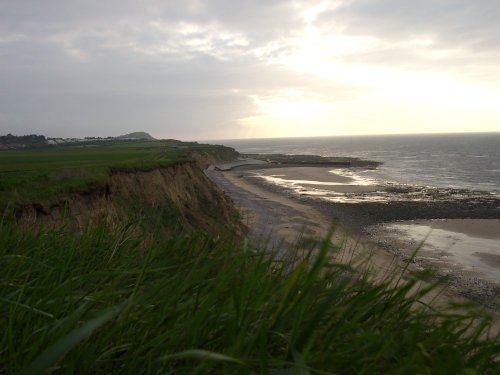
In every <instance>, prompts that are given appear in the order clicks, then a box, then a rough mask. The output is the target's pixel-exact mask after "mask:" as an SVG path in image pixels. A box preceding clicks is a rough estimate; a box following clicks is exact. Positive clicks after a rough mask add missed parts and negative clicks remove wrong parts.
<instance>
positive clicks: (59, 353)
mask: <svg viewBox="0 0 500 375" xmlns="http://www.w3.org/2000/svg"><path fill="white" fill-rule="evenodd" d="M122 308H123V306H120V307H116V308H113V309H110V310H108V311H106V312H105V313H103V314H101V315H100V316H98V317H97V318H94V319H92V320H90V321H89V322H87V323H85V324H84V325H83V326H81V327H79V328H76V329H74V330H73V331H71V332H70V333H69V334H68V335H66V336H65V337H63V338H62V339H60V340H59V341H58V342H56V343H55V344H54V345H52V346H51V347H49V348H48V349H47V350H45V351H44V352H43V353H42V354H40V355H39V356H38V357H37V358H36V359H35V360H34V361H33V362H32V363H30V364H29V365H28V366H26V367H25V368H24V369H23V370H22V371H21V375H33V374H42V373H44V372H45V371H47V370H48V369H49V368H50V367H52V366H54V365H55V364H56V363H57V361H58V360H59V359H60V358H61V357H63V356H64V355H65V354H66V353H67V352H68V351H70V350H71V349H73V348H74V347H75V346H76V345H78V343H80V342H81V341H83V340H84V339H85V338H87V337H88V336H90V335H91V334H92V333H94V331H95V330H97V329H98V328H99V327H101V326H102V325H104V324H106V323H107V322H109V321H110V320H112V319H113V318H114V317H116V316H117V315H118V314H119V313H120V311H121V310H122Z"/></svg>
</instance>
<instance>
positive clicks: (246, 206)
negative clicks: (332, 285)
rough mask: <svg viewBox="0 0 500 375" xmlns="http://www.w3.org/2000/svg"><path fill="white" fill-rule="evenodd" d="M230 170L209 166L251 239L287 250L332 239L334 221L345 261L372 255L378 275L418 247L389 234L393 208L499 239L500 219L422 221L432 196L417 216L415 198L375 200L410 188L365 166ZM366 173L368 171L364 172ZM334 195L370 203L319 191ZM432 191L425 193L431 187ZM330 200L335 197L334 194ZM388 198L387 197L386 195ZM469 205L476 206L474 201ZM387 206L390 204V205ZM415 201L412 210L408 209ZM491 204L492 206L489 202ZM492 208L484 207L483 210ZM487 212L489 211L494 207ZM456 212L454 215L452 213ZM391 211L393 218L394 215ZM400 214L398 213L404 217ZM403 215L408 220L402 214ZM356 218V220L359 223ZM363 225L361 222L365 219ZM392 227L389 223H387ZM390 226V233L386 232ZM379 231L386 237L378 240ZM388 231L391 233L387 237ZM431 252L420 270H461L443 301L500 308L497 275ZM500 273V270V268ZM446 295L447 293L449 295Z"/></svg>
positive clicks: (491, 259)
mask: <svg viewBox="0 0 500 375" xmlns="http://www.w3.org/2000/svg"><path fill="white" fill-rule="evenodd" d="M221 169H222V170H211V171H206V173H207V175H208V176H209V177H210V178H211V179H212V180H213V181H215V182H216V183H217V185H219V187H220V188H222V189H223V190H224V191H225V192H226V193H227V194H228V195H229V196H230V197H231V198H232V199H233V201H234V202H235V204H236V206H237V207H238V208H239V209H240V211H241V212H242V215H243V220H244V222H245V223H246V224H247V226H248V227H249V238H250V239H251V240H252V241H254V242H255V243H266V244H267V246H268V248H279V249H280V251H281V252H282V254H283V256H285V255H286V252H287V251H288V250H287V249H290V247H292V246H294V244H296V243H297V240H298V239H301V238H316V239H318V238H324V237H325V236H326V235H327V233H328V232H329V230H330V229H331V228H332V227H335V234H334V237H333V240H332V242H333V243H334V244H342V247H343V251H342V254H339V255H338V257H339V260H341V261H351V260H352V259H353V258H356V259H358V264H359V263H362V261H361V259H364V260H366V259H368V258H370V261H369V264H368V265H366V263H365V266H367V267H368V268H370V269H371V270H372V273H373V275H374V276H373V277H374V279H379V280H381V279H383V278H384V277H386V276H387V275H388V274H393V273H394V272H397V270H400V269H401V268H402V267H404V265H406V262H407V259H408V256H405V255H408V251H409V250H408V251H407V252H405V251H403V250H401V249H402V248H404V247H405V246H406V248H407V249H411V246H409V244H411V245H413V244H414V243H415V241H413V242H412V240H411V239H410V240H409V239H404V240H401V238H399V240H398V238H392V237H388V236H386V234H387V228H390V225H392V224H393V223H395V221H394V220H392V221H391V220H390V218H392V217H394V216H395V215H394V212H393V211H398V210H401V209H402V210H403V211H402V212H403V214H402V216H403V217H402V218H401V220H404V219H407V218H410V219H413V221H397V222H396V223H406V225H409V226H411V225H423V226H426V227H430V228H432V230H435V231H437V230H444V231H446V233H448V232H449V231H456V233H462V234H463V235H464V236H476V237H475V238H476V239H480V240H481V241H482V240H488V239H489V240H493V241H498V240H499V237H500V235H499V232H500V231H499V230H498V228H499V226H498V225H499V223H500V220H498V219H484V218H483V219H470V218H468V219H446V220H433V219H432V218H433V217H434V216H435V212H436V208H435V207H432V208H431V210H430V215H428V216H429V219H422V218H420V216H424V217H425V215H421V213H422V212H423V211H425V207H426V206H425V205H426V203H425V201H424V202H419V203H421V204H422V205H423V206H424V209H422V208H421V209H420V210H415V212H416V213H417V218H412V217H411V215H408V210H410V211H411V207H412V205H416V203H415V202H412V201H411V200H408V201H407V202H403V203H394V202H391V203H389V204H388V203H387V202H382V201H377V200H376V199H375V200H374V199H373V197H374V196H376V195H379V196H381V197H384V196H387V195H390V194H391V190H392V191H394V190H395V191H396V194H402V193H401V192H400V191H399V190H398V187H395V186H387V185H380V184H377V183H374V181H372V180H370V179H369V178H365V177H363V173H359V172H360V171H355V172H356V173H353V171H350V170H349V169H345V170H340V169H339V170H335V169H332V168H331V167H328V166H277V165H274V166H268V165H252V164H251V163H248V162H246V163H245V165H242V166H239V165H238V164H237V163H236V164H233V165H231V167H230V168H221ZM361 172H362V171H361ZM325 192H326V194H333V195H337V194H338V196H337V198H338V197H341V196H342V197H347V199H350V198H352V196H356V197H359V196H363V195H368V199H367V201H366V202H362V203H361V204H359V203H358V204H349V203H345V202H341V203H338V201H336V199H333V200H332V201H331V202H330V203H333V204H329V203H328V202H325V201H323V202H322V201H321V200H318V199H317V197H318V196H320V197H324V194H325ZM414 193H415V192H414V191H409V192H408V191H407V192H406V193H404V194H409V195H410V196H411V195H412V194H413V195H414ZM424 193H425V192H424ZM327 198H328V197H327ZM381 199H382V198H381ZM468 204H469V206H467V205H468ZM470 204H471V203H470V202H465V204H460V206H461V207H464V206H465V208H466V211H467V207H469V209H470V207H472V206H471V205H470ZM384 206H385V207H384ZM437 206H438V208H437V210H438V211H439V209H440V208H442V207H445V209H444V210H441V212H445V213H446V214H448V215H449V216H451V217H453V216H454V212H455V211H456V208H455V207H454V206H453V205H452V204H451V203H449V202H443V203H442V204H441V206H442V207H441V206H440V205H439V203H438V204H437ZM379 207H383V210H385V211H386V212H389V213H391V214H390V215H385V217H384V215H382V219H381V220H379V221H377V220H373V217H370V219H369V220H367V219H366V216H367V214H366V212H363V211H364V210H365V209H366V208H368V210H367V211H368V215H370V213H371V212H372V211H376V210H377V208H379ZM408 207H409V208H408ZM486 208H487V207H486ZM484 209H485V207H483V205H479V206H478V211H479V215H481V212H482V210H484ZM486 211H487V210H486ZM450 213H451V214H450ZM387 217H388V218H389V220H386V219H387ZM396 218H397V216H396ZM396 220H400V219H399V218H397V219H396ZM353 223H355V224H354V225H353ZM359 223H361V224H359ZM381 223H382V224H383V225H384V226H385V225H388V227H384V230H382V229H381V227H380V224H381ZM384 231H385V232H384ZM395 233H398V234H401V233H403V232H402V231H393V234H395ZM377 236H378V238H377ZM381 236H383V239H381V238H380V237H381ZM424 258H425V257H421V259H419V260H418V261H413V262H412V264H411V265H410V268H411V269H413V270H414V271H418V270H422V269H424V268H426V267H428V266H434V267H437V268H438V269H441V270H446V272H444V273H443V274H441V275H439V274H438V276H444V274H447V275H449V274H450V272H451V271H453V272H456V273H457V275H459V276H457V277H456V278H455V281H454V282H452V283H451V284H447V287H446V288H443V289H441V290H440V291H439V292H436V294H435V295H434V297H436V298H437V295H438V294H439V296H441V297H439V298H437V299H440V300H442V301H450V300H461V298H463V297H465V298H473V299H475V300H484V299H485V298H488V299H490V301H493V302H494V303H491V304H489V306H490V307H493V308H495V309H496V310H498V306H496V305H497V302H500V301H498V296H499V295H500V289H499V285H497V284H496V283H494V282H493V281H494V280H491V279H488V278H486V280H483V279H482V278H480V277H477V274H475V275H471V274H470V273H467V272H462V271H463V270H461V268H460V267H459V266H457V265H453V267H452V266H451V265H450V264H447V263H446V261H444V262H443V259H445V260H446V258H444V257H441V260H440V261H439V262H438V261H435V262H426V261H425V259H424ZM474 259H475V260H476V261H477V262H483V263H486V264H488V266H491V267H492V268H493V271H492V272H493V274H494V272H495V267H498V266H499V261H498V258H497V256H496V255H495V254H493V253H490V252H487V251H486V252H481V251H479V252H478V254H475V255H474ZM498 270H500V268H498ZM499 273H500V272H499ZM442 296H445V297H444V298H443V297H442Z"/></svg>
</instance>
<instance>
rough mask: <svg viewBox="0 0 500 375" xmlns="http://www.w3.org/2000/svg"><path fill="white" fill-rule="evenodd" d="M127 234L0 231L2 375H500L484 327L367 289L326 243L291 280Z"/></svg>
mask: <svg viewBox="0 0 500 375" xmlns="http://www.w3.org/2000/svg"><path fill="white" fill-rule="evenodd" d="M133 229H134V228H131V227H124V228H123V229H122V230H121V231H118V232H116V231H113V232H112V231H109V230H107V229H106V228H105V227H100V228H95V229H92V230H91V231H88V232H86V233H83V234H79V235H76V234H75V235H68V234H65V235H61V232H58V231H50V232H47V233H43V234H36V233H31V234H30V233H19V232H18V230H17V229H16V228H12V227H10V226H9V225H7V224H4V225H2V226H0V232H1V236H0V251H1V253H0V262H1V270H2V272H1V274H0V288H1V299H0V301H1V303H0V317H1V318H0V319H1V320H0V323H1V326H2V328H3V329H2V334H1V336H0V340H1V341H0V353H1V355H0V358H1V359H0V372H1V373H9V374H17V373H19V371H22V370H24V372H23V373H25V374H33V373H39V372H40V371H43V370H45V369H54V370H56V372H58V373H59V372H61V373H74V372H79V373H120V372H126V373H180V374H184V373H200V374H205V373H231V374H232V373H242V374H245V373H248V374H251V373H265V374H267V373H271V372H270V371H275V370H276V371H277V370H281V371H282V372H276V373H280V374H295V373H301V374H327V373H328V374H329V373H336V374H338V373H343V374H388V373H399V374H415V373H420V374H431V373H432V374H435V373H449V374H479V373H498V371H499V368H500V367H499V363H498V362H497V363H495V362H494V357H495V355H498V353H499V352H500V344H499V342H498V340H497V341H494V340H483V341H481V340H479V339H478V337H479V336H480V335H481V332H482V331H483V329H485V327H486V323H487V321H486V320H483V318H480V317H478V316H477V315H476V314H475V313H474V312H471V313H470V314H466V313H463V312H462V313H461V314H457V313H450V314H449V315H445V314H444V313H443V312H435V311H433V310H431V309H427V308H425V306H420V307H419V308H415V304H414V298H415V297H418V295H417V296H415V295H413V294H412V297H410V293H409V290H410V289H411V287H412V286H413V284H414V282H415V280H412V279H408V280H405V281H404V282H403V281H401V282H400V283H399V286H398V287H397V288H394V287H391V286H389V284H387V285H378V286H373V285H371V284H369V283H368V282H366V281H365V279H364V277H363V275H358V274H356V273H355V272H353V271H352V270H351V269H349V267H346V266H339V265H336V264H333V263H330V262H329V261H328V257H326V256H325V255H326V253H327V252H331V251H333V250H332V249H329V248H328V246H327V245H326V243H328V242H325V244H324V245H323V252H322V254H321V255H320V256H318V257H316V258H315V260H314V261H312V260H304V261H303V262H299V263H295V264H296V265H295V267H294V268H291V267H290V264H285V263H283V262H281V263H277V262H271V261H270V260H269V257H266V256H264V255H262V253H260V252H253V251H250V250H249V249H242V248H240V247H239V246H235V245H231V244H230V243H231V241H224V240H220V239H219V240H217V241H214V240H213V239H212V238H209V237H207V236H204V235H203V234H191V235H189V236H184V237H178V238H175V239H171V240H168V241H167V240H165V239H164V238H161V237H157V236H155V235H154V233H150V232H149V233H144V234H139V233H137V229H135V230H133ZM146 237H147V238H148V240H147V241H145V240H144V238H146ZM397 276H399V275H397ZM423 293H425V291H422V292H421V294H423ZM412 306H413V307H412ZM461 311H463V310H461ZM473 322H474V324H475V327H476V328H474V329H472V328H470V324H471V323H473ZM468 326H469V329H468V330H467V328H466V327H468ZM466 332H468V333H466ZM497 359H498V358H497ZM299 371H301V372H299ZM495 371H496V372H495Z"/></svg>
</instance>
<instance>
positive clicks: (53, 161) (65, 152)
mask: <svg viewBox="0 0 500 375" xmlns="http://www.w3.org/2000/svg"><path fill="white" fill-rule="evenodd" d="M193 152H198V153H204V154H211V155H214V156H218V155H219V154H221V153H227V152H231V150H230V149H227V148H225V147H223V146H211V145H203V144H198V143H196V142H179V141H175V140H165V141H144V140H140V141H106V142H89V143H79V144H73V145H67V146H52V147H44V148H35V149H23V150H4V151H0V209H1V208H5V207H6V206H7V205H8V204H26V203H31V202H39V201H45V200H50V199H53V198H57V197H58V196H59V195H60V194H62V193H65V192H69V191H74V190H78V189H84V188H87V187H89V186H92V185H98V184H104V183H106V181H107V179H108V177H109V174H110V173H111V172H112V171H114V170H124V171H131V170H150V169H153V168H156V167H160V166H166V165H171V164H172V163H175V162H179V161H184V160H190V159H191V156H192V153H193Z"/></svg>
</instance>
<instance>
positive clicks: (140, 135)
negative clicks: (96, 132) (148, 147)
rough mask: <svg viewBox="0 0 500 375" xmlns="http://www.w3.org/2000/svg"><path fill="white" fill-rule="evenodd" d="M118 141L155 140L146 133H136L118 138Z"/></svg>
mask: <svg viewBox="0 0 500 375" xmlns="http://www.w3.org/2000/svg"><path fill="white" fill-rule="evenodd" d="M116 139H155V138H154V137H152V136H151V135H149V134H148V133H145V132H134V133H129V134H124V135H120V136H118V137H116Z"/></svg>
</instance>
